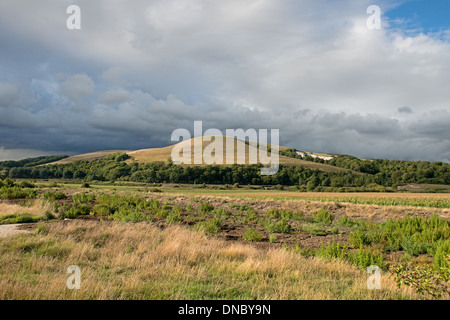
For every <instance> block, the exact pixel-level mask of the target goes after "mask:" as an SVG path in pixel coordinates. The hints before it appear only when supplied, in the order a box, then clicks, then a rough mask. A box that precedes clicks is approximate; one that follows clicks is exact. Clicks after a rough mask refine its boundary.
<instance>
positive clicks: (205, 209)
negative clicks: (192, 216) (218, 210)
mask: <svg viewBox="0 0 450 320" xmlns="http://www.w3.org/2000/svg"><path fill="white" fill-rule="evenodd" d="M213 211H214V206H213V205H212V204H210V203H209V202H208V201H205V202H203V203H202V204H201V205H200V209H199V212H200V213H201V214H207V213H210V212H213Z"/></svg>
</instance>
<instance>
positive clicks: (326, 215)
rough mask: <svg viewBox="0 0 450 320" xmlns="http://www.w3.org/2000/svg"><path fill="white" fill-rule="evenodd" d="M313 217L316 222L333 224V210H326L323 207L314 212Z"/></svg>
mask: <svg viewBox="0 0 450 320" xmlns="http://www.w3.org/2000/svg"><path fill="white" fill-rule="evenodd" d="M313 219H314V221H316V222H321V223H325V224H332V223H333V220H334V215H333V214H332V213H331V212H328V211H326V210H325V208H322V209H321V210H319V211H317V212H315V213H313Z"/></svg>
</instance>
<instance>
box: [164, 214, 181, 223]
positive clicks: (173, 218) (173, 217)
mask: <svg viewBox="0 0 450 320" xmlns="http://www.w3.org/2000/svg"><path fill="white" fill-rule="evenodd" d="M182 221H183V218H182V217H181V215H180V214H179V213H174V212H171V213H169V214H168V215H167V218H166V222H167V223H168V224H174V223H179V222H182Z"/></svg>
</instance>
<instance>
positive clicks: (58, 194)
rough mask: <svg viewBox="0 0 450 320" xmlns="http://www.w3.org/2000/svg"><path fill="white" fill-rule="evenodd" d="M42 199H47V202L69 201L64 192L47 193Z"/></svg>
mask: <svg viewBox="0 0 450 320" xmlns="http://www.w3.org/2000/svg"><path fill="white" fill-rule="evenodd" d="M42 198H44V199H47V200H62V199H67V196H66V195H65V194H64V193H62V192H52V191H46V192H44V194H43V195H42Z"/></svg>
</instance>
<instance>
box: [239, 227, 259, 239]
mask: <svg viewBox="0 0 450 320" xmlns="http://www.w3.org/2000/svg"><path fill="white" fill-rule="evenodd" d="M242 238H244V240H247V241H250V242H259V241H261V240H262V234H261V232H259V231H257V230H255V229H253V228H248V229H246V230H245V232H244V234H243V235H242Z"/></svg>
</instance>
